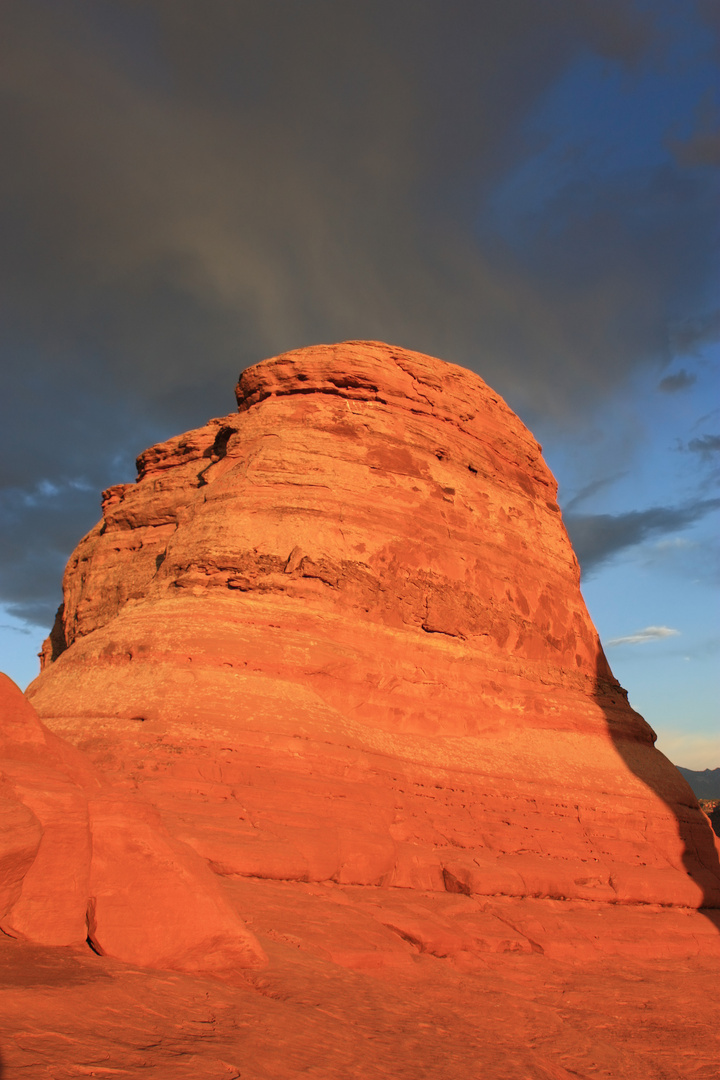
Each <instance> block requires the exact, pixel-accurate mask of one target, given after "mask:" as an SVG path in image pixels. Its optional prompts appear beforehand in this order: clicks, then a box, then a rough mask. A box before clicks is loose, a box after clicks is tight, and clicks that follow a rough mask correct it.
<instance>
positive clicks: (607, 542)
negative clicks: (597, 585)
mask: <svg viewBox="0 0 720 1080" xmlns="http://www.w3.org/2000/svg"><path fill="white" fill-rule="evenodd" d="M719 508H720V499H717V498H715V499H698V500H696V501H695V502H691V503H686V504H685V506H653V507H650V508H649V509H648V510H630V511H629V512H628V513H626V514H572V513H571V514H567V515H566V517H565V525H566V527H567V530H568V533H569V534H570V539H571V540H572V542H573V547H574V548H575V553H576V555H577V557H578V560H579V561H580V565H581V567H582V568H583V571H584V573H586V574H587V573H588V572H589V571H590V570H594V569H596V568H597V567H598V566H600V565H601V564H602V563H604V562H607V560H608V559H610V558H612V556H613V555H616V554H617V553H618V552H620V551H623V550H624V549H625V548H630V547H634V546H635V545H637V544H640V543H642V542H643V540H646V539H648V538H649V537H651V536H655V535H658V534H660V535H661V534H663V533H672V532H676V531H677V530H679V529H684V528H687V526H689V525H692V524H694V522H696V521H700V520H701V518H703V517H705V516H706V514H709V513H711V512H712V511H713V510H717V509H719Z"/></svg>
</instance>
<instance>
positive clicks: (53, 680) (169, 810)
mask: <svg viewBox="0 0 720 1080" xmlns="http://www.w3.org/2000/svg"><path fill="white" fill-rule="evenodd" d="M237 400H238V412H237V413H235V414H232V415H230V416H226V417H223V418H221V419H218V420H212V421H211V422H210V423H208V424H207V425H206V426H205V427H203V428H199V429H198V430H196V431H192V432H189V433H186V434H184V435H180V436H178V437H177V438H174V439H171V440H169V441H168V442H166V443H163V444H161V445H159V446H155V447H153V448H152V449H150V450H148V451H146V452H145V453H144V454H142V455H141V456H140V458H139V459H138V480H137V482H136V483H135V484H126V485H121V486H118V487H115V488H111V489H110V490H109V491H107V492H105V493H104V503H103V519H102V521H101V522H100V523H99V524H98V525H97V526H96V528H95V529H93V530H92V531H91V532H90V533H89V534H88V535H87V536H86V537H85V538H84V540H82V541H81V543H80V544H79V546H78V548H77V549H76V551H75V553H74V554H73V556H72V558H71V560H70V563H69V565H68V569H67V572H66V574H65V579H64V596H65V602H64V610H63V614H62V620H61V624H58V625H57V626H56V628H55V631H54V633H53V635H52V637H51V639H49V641H48V642H47V643H46V647H45V657H46V660H47V661H48V662H47V663H46V664H45V667H44V670H43V672H42V674H41V675H40V677H39V678H38V679H37V680H36V681H35V682H34V683H33V684H32V685H31V686H30V688H29V690H28V694H29V696H30V698H31V700H32V701H33V704H34V705H35V707H36V708H37V710H38V712H39V714H40V716H41V717H42V718H43V720H44V721H45V723H46V724H47V725H48V726H49V727H50V728H51V729H52V730H54V731H56V732H58V733H59V734H62V735H63V736H64V737H65V738H67V739H69V740H70V741H71V742H73V743H74V744H75V745H77V746H79V747H81V748H82V749H84V750H85V751H86V752H87V753H88V754H89V755H90V756H91V757H92V758H93V759H94V760H95V761H96V762H97V763H98V764H101V765H102V768H103V770H105V771H111V772H112V771H114V772H117V773H120V774H122V775H123V776H124V777H125V778H127V779H131V780H132V782H133V783H134V784H136V785H137V786H138V788H139V789H140V791H141V792H142V793H143V795H144V797H145V798H146V800H148V801H149V802H151V803H152V804H153V805H154V806H156V807H157V808H158V810H159V811H160V813H161V814H162V817H163V820H164V821H165V824H166V825H167V827H168V829H169V830H170V832H172V833H173V834H174V835H176V836H178V837H180V838H181V839H183V840H184V841H186V842H187V843H188V844H190V845H192V846H193V847H194V848H195V849H196V851H197V852H199V853H200V854H201V855H202V856H204V857H205V858H206V859H208V860H209V861H210V863H211V865H212V866H213V867H214V868H215V869H216V870H217V871H218V872H219V873H221V874H241V875H255V876H259V877H263V878H274V879H280V880H287V879H299V880H305V881H318V882H321V881H335V882H339V883H346V884H353V885H370V886H384V887H385V886H386V887H392V886H398V887H402V888H409V889H423V890H440V891H442V890H446V891H450V892H453V891H454V892H456V893H465V894H467V895H472V896H483V895H488V896H490V895H498V894H499V895H504V896H536V897H551V898H566V899H571V898H576V899H583V900H592V901H597V902H604V903H614V902H621V903H636V902H643V903H647V902H659V903H663V904H679V905H681V906H686V907H700V906H708V905H718V904H720V880H719V879H718V870H717V853H716V848H715V845H714V842H713V836H712V833H711V830H710V829H709V828H708V825H707V820H706V819H705V817H704V815H703V814H702V813H701V811H700V810H699V808H698V805H697V801H696V799H695V797H694V796H693V794H692V792H691V791H690V788H689V787H688V785H687V784H686V783H685V781H684V780H683V779H682V777H681V776H680V774H679V773H678V772H677V770H676V769H675V768H674V767H673V766H672V765H671V764H670V763H669V762H668V761H667V760H666V759H665V758H664V757H663V756H662V755H661V754H660V753H659V752H658V751H657V750H656V749H655V748H654V746H653V742H654V736H653V733H652V731H651V729H650V728H649V727H648V725H647V724H646V723H645V722H644V720H643V719H642V718H641V717H640V716H639V715H638V714H637V713H636V712H634V711H633V710H632V709H631V708H630V706H629V705H628V702H627V696H626V694H625V692H624V691H623V690H622V689H621V687H620V686H619V685H618V683H617V682H616V680H615V679H614V678H613V676H612V674H611V672H610V669H609V667H608V665H607V662H606V660H605V657H604V655H603V651H602V648H601V645H600V642H599V640H598V636H597V633H596V631H595V629H594V627H593V625H592V623H591V621H590V618H589V616H588V613H587V610H586V608H585V604H584V602H583V599H582V596H581V593H580V588H579V568H578V564H577V560H576V559H575V556H574V554H573V552H572V548H571V546H570V542H569V540H568V537H567V534H566V531H565V528H564V526H563V523H562V518H561V515H560V513H559V510H558V506H557V502H556V498H555V496H556V484H555V481H554V479H553V477H552V475H551V473H550V472H549V470H548V468H547V466H546V465H545V463H544V462H543V460H542V457H541V454H540V447H539V446H538V444H537V442H536V441H535V439H534V438H533V436H532V435H531V434H530V432H529V431H528V430H527V429H526V428H525V427H524V426H523V424H522V423H521V422H520V420H519V419H518V418H517V417H516V416H515V415H514V414H513V413H512V412H511V410H510V409H509V408H508V407H507V405H506V404H505V403H504V402H503V401H502V399H501V398H499V397H498V395H497V394H495V393H493V391H491V390H490V389H489V388H488V387H487V386H486V385H485V383H484V382H483V381H482V379H480V378H479V377H478V376H477V375H474V374H472V373H471V372H469V371H466V370H464V369H462V368H459V367H455V366H453V365H451V364H447V363H444V362H442V361H440V360H435V359H432V358H430V357H427V356H422V355H420V354H418V353H412V352H406V351H405V350H402V349H399V348H392V347H390V346H388V345H383V344H379V343H375V342H346V343H344V344H341V345H335V346H318V347H314V348H307V349H301V350H298V351H297V352H292V353H287V354H285V355H283V356H279V357H276V358H275V359H272V360H267V361H265V362H264V363H261V364H258V365H257V366H255V367H252V368H249V369H248V370H246V371H245V372H243V374H242V376H241V378H240V382H239V385H238V388H237Z"/></svg>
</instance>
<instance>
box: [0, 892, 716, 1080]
mask: <svg viewBox="0 0 720 1080" xmlns="http://www.w3.org/2000/svg"><path fill="white" fill-rule="evenodd" d="M226 885H227V888H228V891H229V893H230V894H231V895H232V897H233V898H234V900H235V902H236V903H237V904H238V906H239V907H240V908H241V909H242V910H243V913H244V914H245V916H246V918H247V921H248V923H249V925H250V926H251V927H252V928H253V930H254V931H255V932H256V933H257V934H258V937H259V938H260V941H261V942H262V944H263V946H264V947H265V949H266V951H267V953H268V956H269V959H270V962H269V965H268V966H267V967H265V968H263V969H261V970H257V971H245V972H240V973H237V974H236V975H234V976H232V977H229V978H228V979H225V980H220V979H209V978H199V977H194V976H189V975H185V974H180V973H175V972H158V971H150V970H146V969H139V968H133V967H131V966H129V965H126V964H122V963H119V962H117V961H114V960H110V959H109V958H107V957H102V956H97V955H95V954H94V953H93V952H91V951H90V950H89V949H84V948H78V947H73V948H66V949H62V948H44V947H41V946H36V945H28V944H25V943H22V942H20V941H17V940H14V939H11V938H8V937H4V936H0V1016H1V1018H2V1019H0V1059H1V1061H2V1065H1V1066H0V1076H1V1077H2V1080H20V1078H28V1080H44V1078H52V1080H75V1078H77V1077H85V1076H95V1077H108V1078H117V1080H121V1078H125V1077H148V1078H152V1080H185V1078H187V1080H190V1078H192V1080H229V1078H232V1077H235V1078H242V1080H291V1078H295V1077H309V1078H317V1080H320V1078H322V1080H345V1078H347V1080H350V1078H363V1080H365V1078H373V1077H378V1078H385V1077H387V1078H392V1080H425V1078H428V1080H430V1078H432V1080H458V1078H460V1077H471V1078H474V1077H482V1078H483V1080H571V1078H572V1080H577V1078H581V1080H582V1078H585V1080H590V1078H593V1080H594V1078H601V1077H603V1078H608V1080H691V1078H692V1080H695V1078H697V1080H701V1078H702V1080H707V1078H709V1077H712V1076H715V1075H716V1068H717V1062H718V1061H720V1025H719V1024H718V1020H720V1009H718V1004H717V981H718V969H719V958H720V919H718V913H717V912H715V913H709V915H708V916H706V915H703V914H698V913H696V912H690V911H677V910H675V911H670V910H668V909H662V908H656V907H651V906H649V905H648V906H647V908H646V909H645V910H638V909H637V908H632V909H631V908H623V907H620V906H611V905H602V906H600V905H592V904H589V903H586V904H582V903H572V904H571V903H562V902H560V901H539V900H535V901H533V900H525V901H522V900H520V901H518V900H515V901H510V900H507V899H505V898H501V897H498V898H489V899H488V898H484V899H482V900H480V899H474V898H472V897H469V896H464V895H451V894H442V893H440V894H431V893H425V894H416V893H413V894H410V893H409V892H408V891H407V890H400V889H391V890H388V889H382V890H381V889H371V888H361V887H352V888H349V887H344V888H343V887H339V886H319V885H302V884H299V883H296V882H293V883H283V882H270V881H262V880H259V879H254V880H253V879H247V878H237V879H233V880H227V881H226ZM248 912H250V914H248ZM279 926H281V927H282V928H283V929H282V932H279V931H278V927H279ZM563 927H564V932H561V933H559V930H561V928H563ZM603 949H604V950H605V953H604V954H603V951H602V950H603ZM608 949H609V950H610V953H611V954H610V955H608V954H607V953H608ZM693 953H694V955H693ZM441 954H444V955H441Z"/></svg>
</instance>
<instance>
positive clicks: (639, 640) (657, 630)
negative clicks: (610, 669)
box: [605, 626, 680, 648]
mask: <svg viewBox="0 0 720 1080" xmlns="http://www.w3.org/2000/svg"><path fill="white" fill-rule="evenodd" d="M679 634H680V631H679V630H673V629H672V627H670V626H646V627H645V629H644V630H636V631H635V633H634V634H626V635H625V637H616V638H610V640H609V641H606V642H605V644H606V645H607V646H608V648H614V647H615V646H616V645H646V644H647V642H648V641H663V640H664V639H665V638H669V637H678V635H679Z"/></svg>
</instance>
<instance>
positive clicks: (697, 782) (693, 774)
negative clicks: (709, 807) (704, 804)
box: [677, 765, 720, 799]
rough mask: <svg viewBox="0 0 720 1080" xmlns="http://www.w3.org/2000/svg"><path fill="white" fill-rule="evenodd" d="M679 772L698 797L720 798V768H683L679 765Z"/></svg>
mask: <svg viewBox="0 0 720 1080" xmlns="http://www.w3.org/2000/svg"><path fill="white" fill-rule="evenodd" d="M677 769H678V772H680V773H682V775H683V776H684V777H685V779H686V780H687V782H688V784H689V785H690V787H691V788H692V789H693V791H694V793H695V795H696V797H697V798H698V799H720V769H703V770H702V772H698V771H696V770H695V769H683V768H682V766H680V765H678V767H677Z"/></svg>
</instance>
